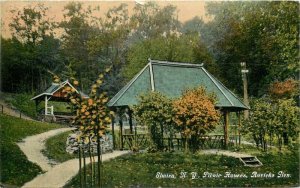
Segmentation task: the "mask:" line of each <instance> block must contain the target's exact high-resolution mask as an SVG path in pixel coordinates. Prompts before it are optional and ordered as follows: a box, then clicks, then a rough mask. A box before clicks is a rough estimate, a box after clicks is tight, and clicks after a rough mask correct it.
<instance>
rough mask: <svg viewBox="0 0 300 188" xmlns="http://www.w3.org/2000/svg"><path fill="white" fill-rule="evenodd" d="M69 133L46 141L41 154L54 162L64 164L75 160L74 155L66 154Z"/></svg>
mask: <svg viewBox="0 0 300 188" xmlns="http://www.w3.org/2000/svg"><path fill="white" fill-rule="evenodd" d="M70 133H71V132H64V133H62V134H59V135H56V136H53V137H51V138H49V139H48V140H47V141H46V144H45V145H46V148H45V150H44V151H43V153H44V154H45V155H46V156H47V157H48V158H49V159H51V160H54V161H55V162H60V163H61V162H65V161H67V160H69V159H73V158H76V157H77V155H76V154H69V153H67V152H66V147H67V144H66V142H67V138H68V136H69V134H70Z"/></svg>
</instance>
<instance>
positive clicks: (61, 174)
mask: <svg viewBox="0 0 300 188" xmlns="http://www.w3.org/2000/svg"><path fill="white" fill-rule="evenodd" d="M128 153H129V151H114V152H113V153H107V154H103V155H102V160H103V161H107V160H110V159H112V158H115V157H118V156H121V155H125V154H128ZM96 162H97V160H96ZM86 163H87V164H89V163H90V159H88V158H86ZM78 169H79V161H78V159H72V160H69V161H66V162H64V163H61V164H58V165H56V166H54V167H53V168H52V169H50V170H49V171H48V172H46V173H44V174H41V175H39V176H37V177H36V178H35V179H33V180H32V181H30V182H28V183H26V184H25V185H24V186H23V187H28V188H36V187H38V188H43V187H44V188H57V187H63V186H64V185H66V184H67V182H68V181H70V180H71V179H72V178H73V177H74V176H76V174H77V173H78Z"/></svg>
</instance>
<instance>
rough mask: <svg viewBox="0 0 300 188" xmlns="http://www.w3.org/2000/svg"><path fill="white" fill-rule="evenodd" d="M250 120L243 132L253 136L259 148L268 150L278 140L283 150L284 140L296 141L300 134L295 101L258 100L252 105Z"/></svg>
mask: <svg viewBox="0 0 300 188" xmlns="http://www.w3.org/2000/svg"><path fill="white" fill-rule="evenodd" d="M251 106H252V108H251V113H250V118H249V120H247V121H245V122H244V124H243V125H244V128H243V130H244V131H246V132H249V133H251V134H252V136H253V139H254V140H255V142H256V144H257V146H259V145H260V146H262V148H263V149H264V150H267V145H268V142H269V143H273V141H274V140H277V143H278V145H277V146H278V147H279V149H281V146H282V140H283V139H288V138H290V139H296V138H297V137H298V134H299V126H298V125H299V116H298V114H299V112H300V109H299V107H297V106H296V104H295V101H293V99H278V100H275V101H274V100H270V99H264V98H262V99H257V100H255V101H254V102H253V104H252V105H251Z"/></svg>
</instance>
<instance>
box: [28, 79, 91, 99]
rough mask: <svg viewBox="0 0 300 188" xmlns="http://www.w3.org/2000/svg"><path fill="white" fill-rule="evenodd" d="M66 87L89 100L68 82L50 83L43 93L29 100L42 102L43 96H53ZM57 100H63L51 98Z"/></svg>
mask: <svg viewBox="0 0 300 188" xmlns="http://www.w3.org/2000/svg"><path fill="white" fill-rule="evenodd" d="M66 85H68V86H70V87H71V88H74V89H75V90H76V92H77V93H79V94H80V95H81V96H82V97H83V98H89V96H88V95H86V94H84V93H83V92H81V91H78V90H77V89H76V88H75V87H74V86H73V85H72V84H71V83H70V82H69V81H68V80H66V81H64V82H61V83H52V84H51V86H50V87H49V88H47V89H46V90H45V91H44V92H43V93H41V94H38V95H36V96H34V97H33V98H31V100H44V97H45V96H54V94H55V93H56V92H58V91H60V90H61V89H62V88H64V87H65V86H66ZM55 98H56V99H57V100H63V99H58V97H53V99H55Z"/></svg>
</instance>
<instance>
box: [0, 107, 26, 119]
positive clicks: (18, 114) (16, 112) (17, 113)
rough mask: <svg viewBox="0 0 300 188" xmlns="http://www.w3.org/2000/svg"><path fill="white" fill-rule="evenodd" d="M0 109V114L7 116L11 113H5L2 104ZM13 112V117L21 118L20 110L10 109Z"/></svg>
mask: <svg viewBox="0 0 300 188" xmlns="http://www.w3.org/2000/svg"><path fill="white" fill-rule="evenodd" d="M0 107H1V114H8V115H11V113H5V109H4V105H3V104H0ZM11 110H13V111H14V113H15V115H13V116H16V117H19V118H22V117H23V115H24V114H23V112H22V111H21V110H18V109H11Z"/></svg>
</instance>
